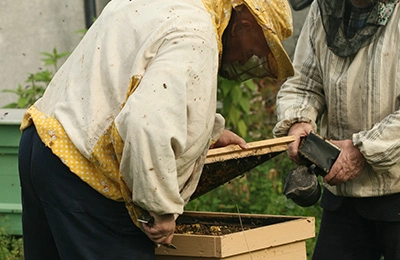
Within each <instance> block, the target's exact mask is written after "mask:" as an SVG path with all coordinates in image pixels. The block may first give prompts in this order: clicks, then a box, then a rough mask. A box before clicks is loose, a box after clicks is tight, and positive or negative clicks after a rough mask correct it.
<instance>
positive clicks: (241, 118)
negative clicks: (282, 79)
mask: <svg viewBox="0 0 400 260" xmlns="http://www.w3.org/2000/svg"><path fill="white" fill-rule="evenodd" d="M256 90H257V85H256V84H255V83H254V81H252V80H248V81H245V82H243V83H238V82H236V81H231V80H226V79H223V78H219V80H218V100H219V102H220V104H221V107H220V108H219V110H220V111H219V112H220V113H221V114H222V115H224V117H225V119H226V124H227V126H230V127H231V128H232V130H233V131H234V132H236V133H238V134H239V135H240V136H242V137H243V138H244V137H246V136H247V131H248V126H247V123H246V117H247V115H249V113H250V100H251V99H252V97H253V92H255V91H256Z"/></svg>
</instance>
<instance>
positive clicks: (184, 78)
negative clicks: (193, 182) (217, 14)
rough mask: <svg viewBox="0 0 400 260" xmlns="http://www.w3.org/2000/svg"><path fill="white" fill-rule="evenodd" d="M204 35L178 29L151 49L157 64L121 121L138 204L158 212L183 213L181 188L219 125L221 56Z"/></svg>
mask: <svg viewBox="0 0 400 260" xmlns="http://www.w3.org/2000/svg"><path fill="white" fill-rule="evenodd" d="M199 35H201V34H199V33H196V32H194V31H193V32H179V31H178V32H172V33H170V34H169V35H168V37H167V38H165V39H163V42H162V44H161V45H160V48H159V49H158V50H157V52H156V53H154V54H152V53H146V54H147V55H148V57H146V58H148V59H151V62H150V63H149V66H148V68H147V69H146V72H145V74H144V75H143V78H142V80H141V82H140V84H139V86H138V88H137V89H136V90H135V92H134V93H133V94H132V95H131V96H130V97H129V99H128V101H127V103H126V105H125V106H124V108H123V109H122V111H121V113H120V114H119V116H118V117H117V118H116V121H115V122H116V126H117V128H118V131H119V133H120V135H121V137H122V139H123V140H124V152H123V157H122V160H121V173H122V176H123V178H124V181H125V182H126V183H127V185H128V187H129V188H130V189H131V191H132V199H133V202H134V203H136V204H137V205H138V206H140V207H142V208H143V209H145V210H149V211H153V212H155V213H157V214H171V213H173V214H181V213H182V212H183V207H184V199H183V198H182V197H181V195H180V190H181V189H182V188H183V187H182V185H185V183H184V182H185V181H187V180H189V179H190V174H191V172H190V171H191V170H192V169H193V166H192V165H194V164H195V163H196V160H197V159H198V158H199V157H200V156H201V154H204V148H205V147H207V144H208V143H209V142H210V138H211V133H212V130H213V128H214V119H215V110H216V82H217V80H216V77H217V70H218V54H217V52H216V50H215V48H211V47H210V46H214V45H213V44H214V43H213V42H211V43H212V44H210V39H207V38H202V36H199ZM206 35H209V34H206ZM210 35H212V34H210Z"/></svg>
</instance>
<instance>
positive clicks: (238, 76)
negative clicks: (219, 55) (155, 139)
mask: <svg viewBox="0 0 400 260" xmlns="http://www.w3.org/2000/svg"><path fill="white" fill-rule="evenodd" d="M271 56H272V55H271ZM271 56H269V57H262V58H259V57H257V56H255V55H254V56H252V57H251V58H250V59H249V60H248V61H247V62H246V63H245V64H244V65H241V64H240V63H239V62H232V63H224V64H222V65H221V68H220V72H219V73H220V75H221V76H222V77H224V78H226V79H229V80H236V81H245V80H248V79H251V78H265V77H269V78H274V79H276V78H278V77H277V69H276V68H277V66H276V61H275V58H274V57H273V56H272V57H271Z"/></svg>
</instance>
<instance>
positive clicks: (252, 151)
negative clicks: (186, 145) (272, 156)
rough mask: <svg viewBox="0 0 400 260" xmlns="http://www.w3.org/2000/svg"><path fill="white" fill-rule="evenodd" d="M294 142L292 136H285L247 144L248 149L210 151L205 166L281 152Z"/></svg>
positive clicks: (227, 147) (234, 146)
mask: <svg viewBox="0 0 400 260" xmlns="http://www.w3.org/2000/svg"><path fill="white" fill-rule="evenodd" d="M294 140H295V137H294V136H285V137H280V138H273V139H267V140H261V141H255V142H250V143H248V146H249V148H247V149H242V148H240V147H239V146H238V145H229V146H226V147H221V148H215V149H210V150H209V151H208V153H207V158H206V162H205V163H206V164H209V163H215V162H218V161H226V160H230V159H240V158H244V157H249V156H259V155H264V154H268V153H275V152H283V151H286V150H287V145H288V144H289V143H291V142H293V141H294Z"/></svg>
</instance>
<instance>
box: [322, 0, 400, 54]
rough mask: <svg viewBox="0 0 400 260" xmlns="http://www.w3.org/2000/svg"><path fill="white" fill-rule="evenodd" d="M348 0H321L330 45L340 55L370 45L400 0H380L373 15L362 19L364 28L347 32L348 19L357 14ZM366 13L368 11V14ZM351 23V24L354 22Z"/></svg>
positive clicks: (370, 12) (372, 9)
mask: <svg viewBox="0 0 400 260" xmlns="http://www.w3.org/2000/svg"><path fill="white" fill-rule="evenodd" d="M347 1H348V0H318V5H319V8H320V12H321V18H322V22H323V25H324V29H325V33H326V41H327V44H328V47H329V49H330V50H331V51H333V52H334V53H335V54H336V55H338V56H340V57H349V56H353V55H354V54H356V53H357V51H358V50H359V49H360V48H362V47H364V46H366V45H368V44H370V43H371V42H372V41H373V40H374V39H375V38H376V37H373V36H374V35H375V34H376V32H377V31H378V30H379V29H380V28H382V27H384V26H385V25H386V24H387V22H388V21H389V19H390V17H391V15H392V13H393V10H394V8H395V6H396V4H397V3H398V2H399V0H378V1H376V3H375V4H374V6H373V7H372V8H370V11H369V14H367V15H366V16H364V17H363V18H362V19H363V21H360V22H362V25H363V26H361V28H355V27H351V29H353V30H354V31H352V32H351V33H348V32H347V33H346V32H345V29H344V28H346V30H347V29H348V28H349V27H346V26H348V25H349V24H345V21H346V19H347V21H348V20H349V19H350V17H354V16H357V14H352V12H355V9H354V10H352V8H351V7H352V5H351V4H346V3H347ZM364 15H365V14H364ZM350 26H351V25H350Z"/></svg>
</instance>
